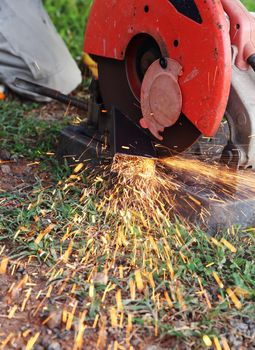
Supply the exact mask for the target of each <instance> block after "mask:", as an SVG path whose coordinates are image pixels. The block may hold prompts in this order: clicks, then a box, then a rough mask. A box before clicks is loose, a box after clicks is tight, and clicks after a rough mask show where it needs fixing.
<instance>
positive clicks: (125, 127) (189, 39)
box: [16, 0, 255, 168]
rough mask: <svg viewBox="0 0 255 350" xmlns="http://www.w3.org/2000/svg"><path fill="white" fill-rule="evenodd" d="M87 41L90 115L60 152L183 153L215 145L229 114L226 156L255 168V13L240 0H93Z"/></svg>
mask: <svg viewBox="0 0 255 350" xmlns="http://www.w3.org/2000/svg"><path fill="white" fill-rule="evenodd" d="M84 48H85V52H86V53H87V54H86V60H87V62H89V65H91V66H93V68H92V70H93V75H94V79H93V81H92V84H91V87H90V93H91V99H90V103H89V107H88V117H87V120H86V122H85V123H83V124H82V125H81V126H80V127H79V128H78V129H77V128H76V129H75V128H71V129H70V128H69V129H67V130H65V131H64V132H63V134H62V136H63V137H62V146H61V154H62V155H64V154H72V153H74V154H78V155H80V156H81V158H84V157H83V156H84V155H85V156H86V153H87V151H88V150H91V149H93V150H94V154H99V153H100V154H102V153H103V154H115V153H125V154H130V155H139V156H145V157H166V156H171V155H176V154H179V153H181V152H184V151H186V150H188V149H190V147H191V146H192V145H193V144H194V143H196V141H198V140H199V142H198V143H197V144H198V145H200V144H204V140H207V142H208V143H209V144H210V141H211V140H213V139H214V137H215V135H216V133H217V132H218V130H219V129H221V130H222V128H220V127H221V126H222V121H223V119H224V116H225V117H226V118H225V119H224V120H227V125H228V128H227V129H228V130H227V134H228V138H227V142H226V143H225V147H224V149H223V151H222V154H221V160H223V161H224V162H226V163H227V164H229V165H232V166H235V167H237V168H255V72H254V70H255V16H254V15H253V14H252V13H249V12H248V10H247V9H246V8H245V7H244V6H243V5H242V3H241V2H240V1H239V0H157V1H155V0H132V1H127V0H107V1H105V0H94V3H93V6H92V9H91V13H90V16H89V20H88V24H87V30H86V35H85V46H84ZM91 57H92V58H93V59H94V61H95V62H96V64H97V67H95V65H94V61H93V60H91ZM97 68H98V69H97ZM16 84H17V85H18V86H19V87H23V88H24V89H29V90H32V91H34V92H37V93H39V94H40V93H41V94H44V95H46V96H49V97H52V98H55V99H58V100H60V101H62V102H65V103H68V104H73V105H75V106H77V107H79V108H82V109H87V105H86V104H84V103H83V101H77V100H76V99H75V98H70V97H68V96H65V95H63V94H60V93H59V92H57V91H51V90H50V89H47V88H45V87H40V86H36V85H35V84H31V83H29V82H25V81H24V80H23V81H22V80H21V79H17V81H16ZM225 125H226V122H225ZM225 129H226V128H225ZM201 138H202V140H203V142H201ZM77 145H78V148H77ZM89 153H91V152H89Z"/></svg>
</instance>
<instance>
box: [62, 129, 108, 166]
mask: <svg viewBox="0 0 255 350" xmlns="http://www.w3.org/2000/svg"><path fill="white" fill-rule="evenodd" d="M108 157H111V152H110V151H109V150H107V149H106V148H104V145H103V143H102V142H100V141H99V140H98V139H96V138H93V137H91V135H88V134H86V128H85V127H84V126H82V125H81V126H68V127H66V128H65V129H63V130H62V132H61V134H60V137H59V144H58V152H57V158H58V160H59V161H60V162H63V161H66V162H67V163H68V164H75V163H77V162H83V161H85V160H89V159H100V158H108Z"/></svg>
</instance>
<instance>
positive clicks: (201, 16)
mask: <svg viewBox="0 0 255 350" xmlns="http://www.w3.org/2000/svg"><path fill="white" fill-rule="evenodd" d="M189 2H190V3H191V2H192V3H193V4H194V6H195V7H194V8H195V9H196V10H197V13H198V16H197V17H196V18H195V17H194V18H190V17H189V16H187V15H186V14H184V13H183V11H181V10H180V9H178V8H177V7H176V6H175V5H174V1H170V0H169V1H168V0H157V1H155V0H132V1H127V0H107V1H105V0H95V1H94V4H93V6H92V10H91V14H90V17H89V21H88V26H87V31H86V38H85V46H84V48H85V52H87V53H89V54H91V55H93V56H94V57H95V59H96V56H101V57H105V58H112V59H116V60H126V61H127V62H128V58H129V56H130V55H131V54H132V45H135V43H139V37H140V36H143V35H145V34H146V35H149V36H150V37H151V38H153V39H154V41H155V42H156V43H157V44H158V46H159V48H160V51H161V54H162V56H164V57H170V58H171V59H173V60H175V61H177V62H178V63H179V64H180V65H181V67H182V71H183V74H182V76H180V77H179V84H180V88H181V92H182V99H183V101H182V103H183V105H182V112H183V113H184V114H185V116H186V117H187V118H188V119H189V120H190V121H191V122H192V123H193V124H194V125H195V126H196V128H197V129H198V130H199V131H200V132H201V133H202V134H203V135H205V136H213V135H214V134H215V133H216V132H217V130H218V128H219V125H220V123H221V121H222V118H223V116H224V113H225V110H226V105H227V101H228V97H229V92H230V84H231V43H230V36H229V23H228V21H227V18H226V15H225V13H224V10H223V7H222V4H221V2H220V1H219V0H216V1H215V0H207V1H204V0H194V1H193V0H189ZM179 3H180V1H179ZM186 3H187V1H186ZM127 74H128V69H127ZM99 80H100V76H99ZM131 84H132V81H131ZM109 88H110V86H109ZM166 88H167V87H166ZM134 90H135V87H134ZM139 94H140V92H139V91H138V92H137V94H136V96H137V99H138V100H139V99H140V96H139Z"/></svg>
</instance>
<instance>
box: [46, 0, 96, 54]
mask: <svg viewBox="0 0 255 350" xmlns="http://www.w3.org/2000/svg"><path fill="white" fill-rule="evenodd" d="M92 1H93V0H44V5H45V8H46V10H47V11H48V13H49V15H50V17H51V19H52V21H53V23H54V24H55V26H56V28H57V30H58V32H59V34H60V35H61V36H62V38H63V39H64V40H65V42H66V44H67V46H68V48H69V49H70V51H71V53H72V55H73V57H74V58H75V59H77V60H79V58H80V57H81V54H82V49H83V41H84V31H85V25H86V20H87V18H88V14H89V11H90V7H91V4H92Z"/></svg>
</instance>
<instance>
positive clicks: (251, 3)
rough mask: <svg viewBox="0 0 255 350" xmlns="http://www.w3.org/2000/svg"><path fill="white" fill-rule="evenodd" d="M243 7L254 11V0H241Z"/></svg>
mask: <svg viewBox="0 0 255 350" xmlns="http://www.w3.org/2000/svg"><path fill="white" fill-rule="evenodd" d="M242 2H243V3H244V5H245V6H246V7H247V8H248V9H249V10H250V11H255V2H254V0H243V1H242Z"/></svg>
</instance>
